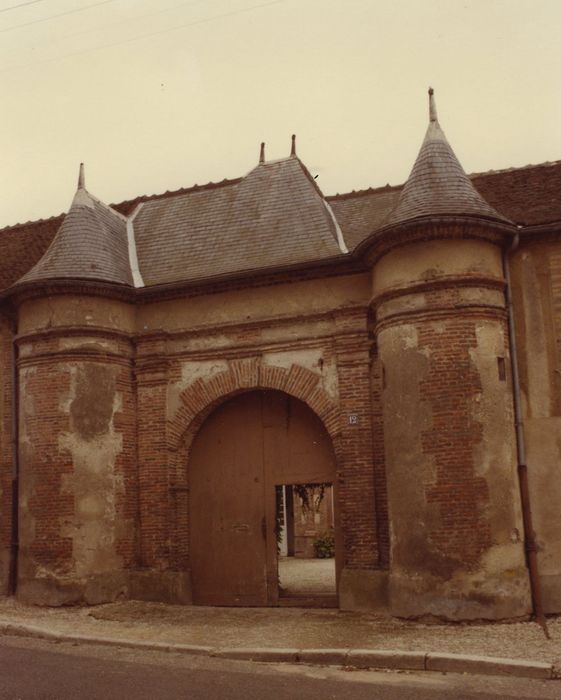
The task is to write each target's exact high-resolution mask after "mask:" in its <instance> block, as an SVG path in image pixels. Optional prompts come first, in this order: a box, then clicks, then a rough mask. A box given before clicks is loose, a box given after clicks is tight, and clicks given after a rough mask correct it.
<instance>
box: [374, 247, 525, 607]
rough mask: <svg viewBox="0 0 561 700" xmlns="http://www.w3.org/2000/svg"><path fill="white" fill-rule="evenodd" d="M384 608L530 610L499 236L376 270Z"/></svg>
mask: <svg viewBox="0 0 561 700" xmlns="http://www.w3.org/2000/svg"><path fill="white" fill-rule="evenodd" d="M373 279H374V301H373V303H374V306H375V309H376V335H377V342H378V348H379V353H380V359H381V362H382V366H383V376H384V382H383V383H384V390H383V397H382V403H383V410H384V437H385V446H386V465H387V477H388V497H389V507H390V527H391V576H390V606H391V611H392V612H393V613H394V614H397V615H400V616H419V615H422V614H432V615H436V616H443V617H447V618H450V619H469V618H501V617H517V616H521V615H525V614H527V613H528V611H529V588H528V577H527V572H526V569H525V564H524V551H523V545H522V523H521V512H520V502H519V494H518V489H517V478H516V448H515V439H514V424H513V409H512V395H511V386H510V383H509V376H508V372H507V371H506V366H507V365H508V363H509V353H508V335H507V329H506V316H505V308H504V296H503V286H504V285H503V279H502V270H501V256H500V249H499V248H496V247H495V246H494V245H492V244H491V243H488V242H485V241H482V240H469V239H468V240H465V239H464V240H450V241H442V240H440V241H438V242H430V241H427V242H423V243H419V244H411V245H409V246H402V247H400V248H398V249H396V250H394V251H392V252H390V253H388V254H387V255H386V256H385V257H384V258H382V259H381V260H380V261H379V262H378V263H377V265H376V267H375V269H374V278H373Z"/></svg>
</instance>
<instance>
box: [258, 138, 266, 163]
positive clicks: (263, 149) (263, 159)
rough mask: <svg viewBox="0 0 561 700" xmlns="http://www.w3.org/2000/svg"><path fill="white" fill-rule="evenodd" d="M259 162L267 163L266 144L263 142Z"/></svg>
mask: <svg viewBox="0 0 561 700" xmlns="http://www.w3.org/2000/svg"><path fill="white" fill-rule="evenodd" d="M259 162H260V163H264V162H265V142H264V141H262V142H261V151H260V152H259Z"/></svg>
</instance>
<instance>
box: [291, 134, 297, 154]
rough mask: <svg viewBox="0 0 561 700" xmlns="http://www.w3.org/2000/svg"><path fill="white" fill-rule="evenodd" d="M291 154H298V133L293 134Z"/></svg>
mask: <svg viewBox="0 0 561 700" xmlns="http://www.w3.org/2000/svg"><path fill="white" fill-rule="evenodd" d="M290 155H291V156H295V155H296V134H292V146H291V147H290Z"/></svg>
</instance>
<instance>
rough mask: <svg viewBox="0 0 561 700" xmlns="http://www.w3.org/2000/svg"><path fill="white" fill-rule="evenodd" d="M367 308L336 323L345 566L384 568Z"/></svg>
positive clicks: (339, 317)
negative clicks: (378, 516)
mask: <svg viewBox="0 0 561 700" xmlns="http://www.w3.org/2000/svg"><path fill="white" fill-rule="evenodd" d="M366 326H367V315H366V310H360V311H352V312H347V313H341V314H339V315H338V317H337V320H336V336H335V354H336V360H337V373H338V383H339V411H340V421H341V438H340V441H341V449H340V459H339V463H338V472H339V507H340V513H341V526H342V529H343V532H344V541H345V565H346V566H347V567H348V568H350V569H373V568H376V567H378V565H379V549H378V539H377V533H376V499H375V494H374V459H373V442H372V396H371V384H370V346H371V341H370V340H369V338H368V332H367V327H366Z"/></svg>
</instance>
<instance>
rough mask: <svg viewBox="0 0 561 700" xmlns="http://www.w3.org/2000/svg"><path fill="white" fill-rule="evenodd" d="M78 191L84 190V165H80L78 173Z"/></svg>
mask: <svg viewBox="0 0 561 700" xmlns="http://www.w3.org/2000/svg"><path fill="white" fill-rule="evenodd" d="M78 189H79V190H85V189H86V176H85V174H84V164H83V163H80V172H79V173H78Z"/></svg>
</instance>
